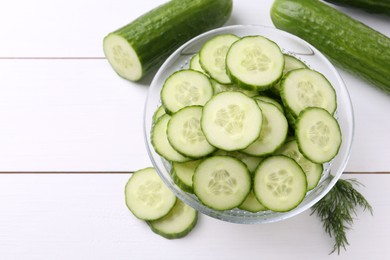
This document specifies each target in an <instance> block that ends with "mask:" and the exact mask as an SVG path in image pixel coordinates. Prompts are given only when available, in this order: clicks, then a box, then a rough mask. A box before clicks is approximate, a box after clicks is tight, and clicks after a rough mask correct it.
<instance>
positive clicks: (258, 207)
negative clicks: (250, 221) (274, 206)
mask: <svg viewBox="0 0 390 260" xmlns="http://www.w3.org/2000/svg"><path fill="white" fill-rule="evenodd" d="M238 208H239V209H243V210H246V211H250V212H253V213H256V212H259V211H264V210H267V208H266V207H264V205H263V204H261V203H260V202H259V201H258V200H257V198H256V196H255V194H254V193H253V191H251V192H250V193H249V195H248V196H247V197H246V199H245V200H244V202H243V203H242V204H241V205H240V206H238Z"/></svg>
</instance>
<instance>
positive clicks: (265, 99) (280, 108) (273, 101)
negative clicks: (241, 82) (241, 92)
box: [253, 95, 284, 113]
mask: <svg viewBox="0 0 390 260" xmlns="http://www.w3.org/2000/svg"><path fill="white" fill-rule="evenodd" d="M253 98H254V99H255V100H260V101H264V102H268V103H271V104H272V105H275V106H276V107H277V108H279V110H280V112H282V113H284V108H283V106H282V104H280V103H279V102H278V101H276V100H275V99H273V98H270V97H268V96H263V95H256V96H254V97H253Z"/></svg>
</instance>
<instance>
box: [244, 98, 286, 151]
mask: <svg viewBox="0 0 390 260" xmlns="http://www.w3.org/2000/svg"><path fill="white" fill-rule="evenodd" d="M256 102H257V104H258V106H259V107H260V109H261V111H262V114H263V123H262V126H261V131H260V136H259V137H258V138H257V139H256V141H255V142H253V143H252V144H250V145H249V146H248V147H247V148H245V149H244V150H242V152H244V153H247V154H249V155H252V156H264V155H268V154H271V153H273V152H275V151H276V149H277V148H279V147H280V146H281V145H282V144H283V143H284V141H285V140H286V137H287V133H288V122H287V119H286V117H285V116H284V114H283V113H282V112H280V110H279V109H278V108H277V107H276V106H275V105H273V104H271V103H267V102H264V101H261V100H256Z"/></svg>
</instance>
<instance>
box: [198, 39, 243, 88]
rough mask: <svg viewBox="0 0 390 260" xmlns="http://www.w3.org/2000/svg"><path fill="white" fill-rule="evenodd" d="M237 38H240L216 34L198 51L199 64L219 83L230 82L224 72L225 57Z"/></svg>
mask: <svg viewBox="0 0 390 260" xmlns="http://www.w3.org/2000/svg"><path fill="white" fill-rule="evenodd" d="M238 39H240V38H239V37H237V36H236V35H233V34H222V35H217V36H215V37H213V38H211V39H210V40H208V41H207V42H206V43H205V44H204V45H203V46H202V48H201V49H200V51H199V61H200V65H201V66H202V68H203V69H204V70H205V71H206V72H207V74H209V75H210V76H211V77H212V78H213V79H214V80H216V81H218V82H219V83H221V84H230V83H232V82H231V80H230V78H229V76H228V75H227V73H226V62H225V59H226V53H227V51H228V49H229V47H230V46H231V45H232V44H233V43H234V42H235V41H237V40H238Z"/></svg>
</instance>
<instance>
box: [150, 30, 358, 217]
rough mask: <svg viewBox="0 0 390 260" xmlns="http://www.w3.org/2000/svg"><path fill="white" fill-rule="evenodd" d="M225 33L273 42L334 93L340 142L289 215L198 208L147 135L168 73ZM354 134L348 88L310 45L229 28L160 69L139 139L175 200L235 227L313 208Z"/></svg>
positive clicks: (190, 45) (282, 35) (280, 34)
mask: <svg viewBox="0 0 390 260" xmlns="http://www.w3.org/2000/svg"><path fill="white" fill-rule="evenodd" d="M224 33H232V34H235V35H237V36H247V35H262V36H265V37H267V38H269V39H271V40H273V41H274V42H276V43H277V44H278V45H279V46H280V48H281V49H282V51H283V52H284V53H288V54H290V55H293V56H295V57H296V58H298V59H300V60H302V61H303V62H305V63H306V64H307V65H308V66H309V67H310V68H312V69H314V70H317V71H319V72H321V73H322V74H324V75H325V77H327V79H328V80H329V81H330V82H331V84H332V85H333V87H334V88H335V90H336V93H337V105H338V108H337V111H336V113H335V117H336V118H337V119H338V122H339V124H340V128H341V133H342V137H343V139H342V144H341V147H340V150H339V153H338V155H337V156H336V157H335V158H334V159H333V160H332V161H331V162H329V163H326V164H325V165H324V172H323V174H322V178H321V180H320V182H319V184H318V185H317V187H316V188H314V189H313V190H311V191H309V192H308V193H307V194H306V197H305V199H304V200H303V201H302V202H301V203H300V204H299V205H298V206H297V207H296V208H295V209H293V210H291V211H288V212H273V211H261V212H257V213H251V212H248V211H244V210H240V209H232V210H225V211H218V210H213V209H210V208H208V207H207V206H205V205H203V204H202V203H201V202H200V201H199V200H198V199H197V197H196V196H195V195H193V194H190V193H187V192H184V191H183V190H181V189H180V188H179V187H178V186H177V185H176V184H175V183H174V182H173V180H172V178H171V175H170V164H169V163H168V162H167V161H165V160H164V159H163V158H162V157H160V156H159V155H158V154H157V153H156V152H155V151H154V148H153V146H152V144H151V139H150V132H151V128H152V117H153V113H154V112H155V111H156V109H157V108H158V106H160V105H161V100H160V91H161V88H162V86H163V83H164V81H165V79H166V78H167V77H168V76H169V75H171V74H172V73H173V72H175V71H177V70H180V69H184V68H188V65H189V61H190V58H191V57H192V55H193V54H195V53H197V52H198V51H199V49H200V47H201V46H202V45H203V44H204V43H205V42H206V41H207V40H208V39H210V38H212V37H214V36H216V35H218V34H224ZM353 133H354V119H353V109H352V104H351V100H350V97H349V94H348V91H347V88H346V86H345V84H344V82H343V80H342V79H341V77H340V75H339V73H338V72H337V70H336V69H335V68H334V67H333V65H332V64H331V63H330V62H329V61H328V59H327V58H326V57H325V56H324V55H323V54H321V53H320V52H319V51H318V50H317V49H316V48H315V47H313V46H312V45H310V44H309V43H307V42H305V41H303V40H302V39H300V38H298V37H296V36H294V35H292V34H289V33H287V32H284V31H281V30H278V29H275V28H272V27H265V26H258V25H234V26H226V27H222V28H218V29H215V30H211V31H209V32H206V33H203V34H201V35H199V36H197V37H195V38H193V39H192V40H190V41H188V42H187V43H185V44H184V45H182V46H181V47H180V48H179V49H177V50H176V51H175V52H174V53H173V54H172V55H171V56H170V57H169V58H168V59H167V60H166V61H165V63H164V64H163V65H162V66H161V68H160V69H159V70H158V72H157V74H156V75H155V77H154V79H153V81H152V83H151V86H150V88H149V92H148V97H147V100H146V104H145V111H144V135H145V142H146V147H147V150H148V153H149V156H150V159H151V161H152V163H153V165H154V167H155V169H156V170H157V172H158V174H159V175H160V177H161V178H162V180H163V181H164V182H165V184H166V185H167V186H168V187H169V188H170V189H171V190H172V192H173V193H174V194H176V196H177V197H178V198H179V199H181V200H182V201H183V202H185V203H186V204H188V205H189V206H191V207H193V208H195V209H196V210H198V211H199V212H201V213H203V214H206V215H208V216H210V217H213V218H216V219H220V220H223V221H227V222H233V223H240V224H257V223H270V222H276V221H281V220H284V219H287V218H290V217H293V216H295V215H297V214H299V213H301V212H303V211H305V210H307V209H309V208H310V207H311V206H313V205H314V204H315V203H316V202H318V201H319V200H320V199H321V198H322V197H324V196H325V195H326V194H327V193H328V192H329V190H330V189H331V188H332V187H333V186H334V184H335V183H336V182H337V180H338V179H339V178H340V176H341V174H342V173H343V171H344V169H345V166H346V164H347V161H348V159H349V155H350V150H351V145H352V139H353Z"/></svg>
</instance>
